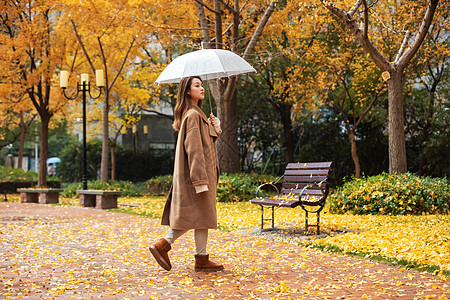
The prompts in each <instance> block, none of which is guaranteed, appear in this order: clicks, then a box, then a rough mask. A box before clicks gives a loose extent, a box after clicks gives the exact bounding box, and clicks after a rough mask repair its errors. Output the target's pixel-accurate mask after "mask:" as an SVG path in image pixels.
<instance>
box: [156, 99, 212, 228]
mask: <svg viewBox="0 0 450 300" xmlns="http://www.w3.org/2000/svg"><path fill="white" fill-rule="evenodd" d="M217 138H218V135H217V133H216V132H215V130H214V128H213V127H212V125H211V124H210V123H209V122H208V119H207V117H206V115H205V113H204V112H203V111H202V110H201V109H200V108H199V107H193V108H190V109H188V110H187V111H185V112H184V114H183V116H182V122H181V127H180V131H179V132H178V141H177V146H176V150H175V164H174V172H173V184H172V188H171V190H170V192H169V196H168V197H167V201H166V205H165V207H164V211H163V215H162V220H161V224H162V225H168V226H170V227H171V228H172V229H215V228H217V211H216V190H217V183H218V181H219V162H218V159H217V152H216V147H215V142H216V140H217ZM202 185H207V186H208V191H206V192H202V193H198V194H197V193H196V192H195V188H194V187H195V186H202Z"/></svg>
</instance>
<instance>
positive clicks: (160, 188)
mask: <svg viewBox="0 0 450 300" xmlns="http://www.w3.org/2000/svg"><path fill="white" fill-rule="evenodd" d="M172 180H173V176H172V175H163V176H155V177H152V178H150V179H149V180H147V181H146V182H145V183H146V188H147V192H148V193H150V194H153V195H161V194H165V193H168V192H169V190H170V186H171V185H172Z"/></svg>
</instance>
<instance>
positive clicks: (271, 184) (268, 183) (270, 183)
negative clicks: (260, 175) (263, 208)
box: [255, 182, 280, 198]
mask: <svg viewBox="0 0 450 300" xmlns="http://www.w3.org/2000/svg"><path fill="white" fill-rule="evenodd" d="M265 185H270V186H273V187H274V188H275V190H276V191H277V194H279V193H280V191H279V190H278V188H277V187H276V186H275V184H273V183H272V182H266V183H263V184H261V185H260V186H258V188H257V189H256V195H255V197H256V198H258V193H259V190H260V189H261V188H262V187H263V186H265Z"/></svg>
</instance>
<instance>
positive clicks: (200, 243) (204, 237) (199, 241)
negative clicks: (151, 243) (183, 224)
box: [164, 229, 208, 255]
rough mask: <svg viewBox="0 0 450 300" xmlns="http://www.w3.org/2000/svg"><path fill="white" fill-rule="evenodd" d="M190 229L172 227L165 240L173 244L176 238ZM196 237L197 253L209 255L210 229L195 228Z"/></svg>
mask: <svg viewBox="0 0 450 300" xmlns="http://www.w3.org/2000/svg"><path fill="white" fill-rule="evenodd" d="M188 231H189V230H179V229H170V231H169V232H168V233H167V235H166V236H165V238H164V239H165V240H166V241H167V242H168V243H169V244H171V245H172V244H173V243H174V242H175V240H176V239H178V238H179V237H180V236H182V235H183V234H185V233H186V232H188ZM194 239H195V248H196V250H195V251H196V253H195V254H196V255H207V254H208V252H206V244H207V243H208V229H194Z"/></svg>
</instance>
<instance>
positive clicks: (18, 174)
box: [0, 166, 38, 182]
mask: <svg viewBox="0 0 450 300" xmlns="http://www.w3.org/2000/svg"><path fill="white" fill-rule="evenodd" d="M37 177H38V175H37V173H36V172H35V171H33V170H31V169H30V170H28V172H25V171H24V170H23V169H21V168H18V169H14V168H7V167H2V166H0V182H17V181H37Z"/></svg>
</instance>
